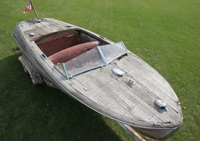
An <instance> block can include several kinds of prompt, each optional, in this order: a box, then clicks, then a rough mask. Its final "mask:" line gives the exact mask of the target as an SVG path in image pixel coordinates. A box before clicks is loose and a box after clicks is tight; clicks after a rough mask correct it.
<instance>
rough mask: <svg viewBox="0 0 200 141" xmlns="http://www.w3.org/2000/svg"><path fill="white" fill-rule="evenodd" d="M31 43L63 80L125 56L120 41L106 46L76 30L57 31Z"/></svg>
mask: <svg viewBox="0 0 200 141" xmlns="http://www.w3.org/2000/svg"><path fill="white" fill-rule="evenodd" d="M35 43H36V44H37V46H38V47H39V48H40V49H41V51H43V53H44V54H45V55H46V56H47V57H48V59H49V60H51V62H53V63H54V66H55V68H56V69H57V70H58V71H59V72H60V73H61V74H62V75H64V76H65V77H66V78H67V79H70V78H72V77H74V76H76V75H79V74H81V73H84V72H86V71H90V70H92V69H96V68H99V67H103V66H106V65H108V64H109V63H110V62H112V61H113V60H115V59H117V58H120V57H121V56H124V55H126V54H127V53H128V52H127V49H126V47H125V45H124V43H123V42H122V41H121V42H117V43H113V44H109V43H108V42H106V41H105V40H103V39H102V38H100V37H98V36H95V35H93V34H90V33H87V32H86V31H83V30H77V29H75V30H70V31H65V32H58V33H56V34H52V35H49V36H46V37H43V38H41V39H38V40H37V41H35Z"/></svg>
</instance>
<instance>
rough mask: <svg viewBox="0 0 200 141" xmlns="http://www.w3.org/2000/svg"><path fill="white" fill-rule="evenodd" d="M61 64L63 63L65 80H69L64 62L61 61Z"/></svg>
mask: <svg viewBox="0 0 200 141" xmlns="http://www.w3.org/2000/svg"><path fill="white" fill-rule="evenodd" d="M62 65H63V68H64V70H65V74H66V76H67V80H69V76H68V74H67V69H66V67H65V64H64V63H62Z"/></svg>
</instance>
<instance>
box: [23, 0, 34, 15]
mask: <svg viewBox="0 0 200 141" xmlns="http://www.w3.org/2000/svg"><path fill="white" fill-rule="evenodd" d="M31 10H33V6H32V4H31V2H29V3H28V4H27V5H26V9H25V11H24V12H23V13H25V14H26V13H27V12H30V11H31Z"/></svg>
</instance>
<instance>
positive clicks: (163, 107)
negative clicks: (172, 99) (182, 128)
mask: <svg viewBox="0 0 200 141" xmlns="http://www.w3.org/2000/svg"><path fill="white" fill-rule="evenodd" d="M155 103H156V105H158V106H159V107H160V109H165V108H166V106H167V104H166V103H165V102H164V101H162V100H159V99H157V100H156V101H155Z"/></svg>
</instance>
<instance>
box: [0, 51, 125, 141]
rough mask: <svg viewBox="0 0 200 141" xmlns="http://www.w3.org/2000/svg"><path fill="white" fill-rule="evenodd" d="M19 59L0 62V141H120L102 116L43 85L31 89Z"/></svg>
mask: <svg viewBox="0 0 200 141" xmlns="http://www.w3.org/2000/svg"><path fill="white" fill-rule="evenodd" d="M20 55H21V53H19V52H17V53H15V54H14V55H13V56H9V57H7V58H4V59H2V60H0V103H1V104H0V123H1V128H0V138H1V140H101V141H102V140H103V141H105V140H115V141H117V140H121V139H120V138H119V137H118V136H117V134H116V133H115V132H114V131H113V130H112V129H111V128H110V127H109V126H108V125H107V124H106V122H105V119H106V118H105V117H103V116H102V115H100V114H98V113H96V112H94V111H92V110H91V109H89V108H87V107H86V106H84V105H82V104H80V103H79V102H77V101H75V100H73V99H71V98H70V97H68V96H67V95H65V94H64V93H62V92H61V91H59V90H57V89H53V88H50V87H47V86H46V85H45V84H43V85H41V86H39V87H34V86H33V85H32V84H31V81H30V79H29V76H28V75H26V74H25V73H24V72H23V69H22V66H21V64H20V62H19V61H18V60H17V58H18V57H19V56H20Z"/></svg>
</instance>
